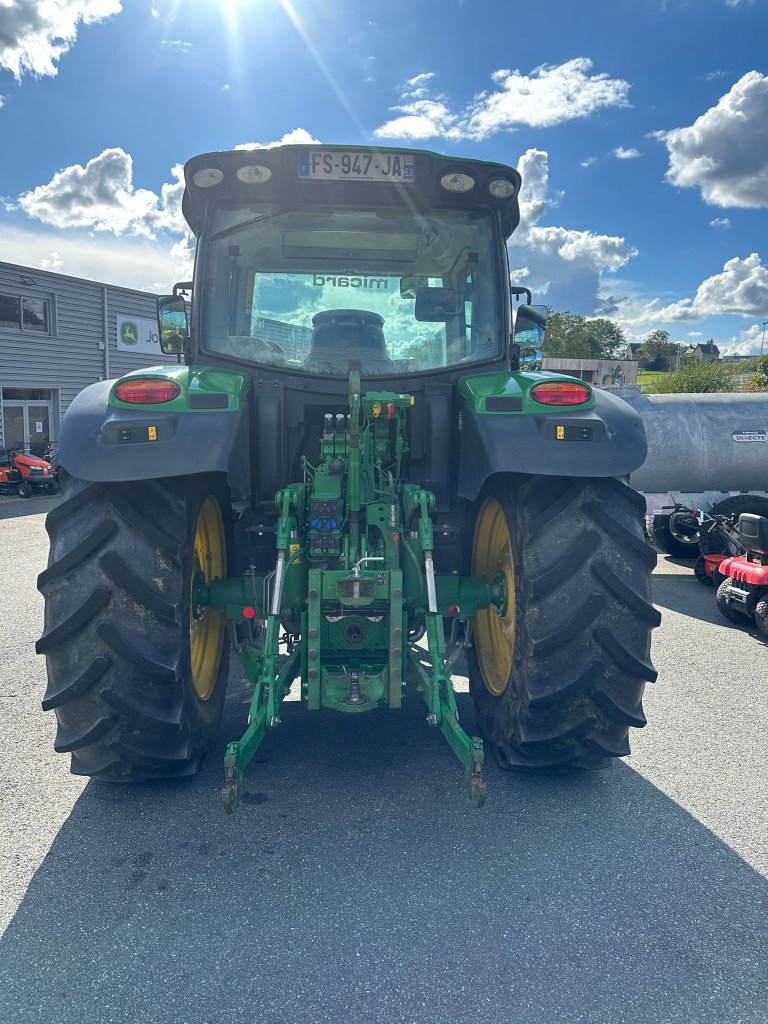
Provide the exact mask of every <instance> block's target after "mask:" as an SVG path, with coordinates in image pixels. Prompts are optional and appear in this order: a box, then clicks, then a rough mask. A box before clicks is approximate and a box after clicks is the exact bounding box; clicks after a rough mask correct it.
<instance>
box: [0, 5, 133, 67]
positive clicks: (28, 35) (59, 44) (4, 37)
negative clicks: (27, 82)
mask: <svg viewBox="0 0 768 1024" xmlns="http://www.w3.org/2000/svg"><path fill="white" fill-rule="evenodd" d="M121 10H122V5H121V3H120V0H10V2H9V0H0V68H5V69H6V70H8V71H10V72H11V73H12V74H13V75H14V76H15V77H16V79H17V80H21V78H22V77H23V76H24V75H25V74H30V75H34V76H36V77H42V76H44V75H55V74H56V73H57V72H58V68H57V67H56V65H57V63H58V61H59V60H60V58H61V57H62V56H63V55H64V54H65V53H67V51H68V50H69V49H70V48H71V47H72V46H73V44H74V42H75V40H76V38H77V32H78V28H79V25H80V22H82V23H83V24H84V25H90V24H92V23H93V22H97V21H102V20H103V19H104V18H109V17H110V16H112V15H114V14H119V13H120V11H121Z"/></svg>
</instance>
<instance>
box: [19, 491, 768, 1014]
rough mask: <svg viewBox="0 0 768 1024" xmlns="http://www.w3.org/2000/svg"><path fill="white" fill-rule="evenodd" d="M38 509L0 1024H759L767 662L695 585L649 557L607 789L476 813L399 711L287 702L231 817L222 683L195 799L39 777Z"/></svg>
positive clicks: (22, 584) (572, 788)
mask: <svg viewBox="0 0 768 1024" xmlns="http://www.w3.org/2000/svg"><path fill="white" fill-rule="evenodd" d="M52 503H53V499H47V498H33V499H30V500H29V501H27V502H24V501H21V500H18V499H0V537H2V544H1V545H0V573H2V575H1V576H0V578H1V579H2V585H1V586H0V630H2V652H3V669H2V672H0V787H1V788H0V793H1V794H2V795H1V797H0V837H1V838H0V853H1V857H0V930H2V929H5V932H4V936H3V938H2V940H0V1021H3V1022H5V1021H8V1022H9V1024H10V1022H11V1021H12V1022H13V1024H32V1022H35V1024H48V1022H50V1024H53V1022H56V1024H86V1022H87V1024H107V1022H116V1024H127V1022H133V1021H140V1022H142V1024H219V1022H221V1024H252V1022H256V1021H258V1022H259V1024H286V1022H291V1024H314V1022H321V1021H322V1022H324V1021H339V1022H345V1021H354V1022H356V1024H367V1022H377V1024H378V1022H381V1024H399V1022H403V1024H406V1022H419V1024H421V1022H430V1024H431V1022H446V1024H447V1022H450V1024H457V1022H459V1021H462V1020H466V1021H473V1022H474V1021H483V1022H487V1024H509V1022H513V1021H514V1022H517V1021H520V1022H525V1024H566V1022H567V1024H578V1022H589V1024H608V1022H611V1024H624V1022H626V1024H699V1022H700V1024H704V1022H706V1024H710V1022H715V1021H717V1022H723V1024H730V1022H732V1024H737V1022H738V1024H753V1022H754V1024H765V1022H766V1020H768V1010H766V1007H768V923H767V922H768V884H767V883H766V875H767V874H768V843H767V841H766V819H767V817H768V816H767V814H766V811H767V807H766V799H767V798H766V793H767V792H768V786H766V780H767V778H768V769H767V768H766V763H767V762H768V741H767V740H766V736H767V735H768V657H766V643H765V641H764V640H762V639H761V638H760V637H759V635H758V634H757V633H756V632H755V631H754V630H753V631H749V630H747V629H738V628H734V627H733V626H731V625H729V624H728V623H726V622H725V621H724V620H723V619H721V617H720V616H719V614H718V613H717V610H716V609H715V606H714V598H713V595H712V592H711V591H710V590H708V589H705V588H704V587H702V586H701V585H700V584H698V583H697V582H696V581H695V579H694V577H693V575H692V573H691V570H690V566H688V565H682V564H676V563H675V562H673V561H671V560H669V559H668V558H665V557H663V556H662V557H661V558H660V564H659V568H658V570H657V573H656V576H655V584H654V596H655V600H656V603H657V605H658V606H659V608H660V609H661V611H662V614H663V621H662V626H661V628H660V629H659V630H658V631H657V633H656V640H655V645H654V660H655V663H656V666H657V668H658V669H659V680H658V682H657V683H656V684H655V685H654V686H652V687H649V689H648V691H647V697H646V702H645V706H646V713H647V716H648V720H649V725H648V728H647V729H645V730H644V731H643V732H640V733H637V732H634V733H633V740H632V742H633V755H632V757H631V758H629V759H627V760H626V761H624V762H622V763H620V764H617V765H616V766H615V767H613V768H612V769H611V770H609V771H605V772H597V773H579V774H575V775H556V776H554V777H549V778H534V777H527V776H519V775H512V774H507V773H503V772H500V771H499V770H497V769H496V768H494V767H493V766H490V767H489V789H490V792H489V799H488V803H487V805H486V807H485V809H484V810H482V811H479V812H478V811H474V812H473V811H472V810H471V809H470V808H469V806H468V802H467V801H466V799H465V793H464V788H463V780H462V779H461V773H460V770H459V769H458V767H457V765H456V764H455V761H454V759H453V758H452V755H450V753H449V752H448V750H447V747H446V746H445V745H444V743H442V742H441V741H440V739H439V737H438V736H437V735H436V734H435V733H434V732H433V731H431V730H429V729H428V727H427V726H426V724H425V722H424V713H423V708H422V707H421V706H420V705H413V706H411V707H409V708H407V709H406V710H405V711H404V712H403V713H402V714H401V715H395V714H386V713H382V714H381V715H372V716H361V717H359V718H341V717H334V716H332V715H330V714H327V715H326V714H321V715H319V716H317V717H310V716H309V715H307V714H306V713H305V712H303V711H302V710H301V708H300V707H299V706H298V705H297V704H295V703H294V704H291V705H289V706H288V707H287V708H286V713H285V715H284V725H283V727H282V728H281V729H280V730H278V731H277V732H276V733H275V734H274V735H273V736H271V737H270V738H269V740H268V742H267V743H266V746H265V749H264V751H263V756H261V757H259V758H258V759H257V763H255V764H253V765H252V766H251V768H250V770H249V772H248V775H247V779H246V781H247V787H246V788H247V794H246V802H245V803H244V805H243V806H242V808H241V810H240V812H239V813H238V815H237V816H236V817H234V818H227V817H226V816H225V815H224V813H223V811H222V809H221V802H220V797H219V787H220V784H221V769H220V764H221V755H223V751H224V747H225V744H226V741H227V740H228V739H231V738H236V737H237V736H239V735H240V733H241V732H242V729H243V725H244V705H243V702H244V699H245V697H246V692H245V689H244V687H243V685H242V682H241V678H240V676H239V675H238V674H237V672H236V670H234V671H233V677H232V680H231V690H230V698H229V701H228V707H227V713H226V716H225V722H224V727H223V730H222V733H221V737H220V743H219V749H218V750H217V751H216V752H215V756H214V757H213V759H212V763H211V765H210V767H209V768H207V769H206V770H205V771H204V772H203V773H202V774H201V775H200V776H198V777H197V778H195V779H192V780H185V781H183V782H179V783H174V784H164V785H157V786H153V787H139V786H135V787H129V788H118V787H114V786H109V785H105V784H99V783H98V782H86V781H85V780H82V779H77V778H75V777H73V776H71V775H69V774H68V757H67V756H63V755H55V754H54V753H53V735H54V731H55V730H54V718H53V715H45V714H43V712H42V711H41V710H40V700H41V696H42V693H43V691H44V688H45V684H44V663H43V659H42V658H38V657H36V656H35V654H34V648H33V645H34V641H35V639H36V638H37V636H38V635H39V633H40V630H41V623H42V602H41V599H40V598H39V596H38V594H37V592H36V590H35V577H36V575H37V573H38V572H39V571H40V570H41V569H42V568H43V567H44V565H45V560H46V536H45V533H44V529H43V519H44V514H45V511H46V510H47V509H48V508H50V507H51V506H52ZM460 683H465V681H464V680H460ZM460 702H461V709H462V711H463V712H464V720H465V721H469V720H470V719H471V704H470V702H469V698H468V697H467V696H466V695H465V696H461V697H460Z"/></svg>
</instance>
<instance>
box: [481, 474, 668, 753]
mask: <svg viewBox="0 0 768 1024" xmlns="http://www.w3.org/2000/svg"><path fill="white" fill-rule="evenodd" d="M486 496H491V497H495V498H496V500H497V501H499V503H500V504H501V505H502V507H504V508H505V510H506V511H507V515H508V519H509V524H510V538H511V541H512V545H513V551H516V554H515V556H514V562H515V591H516V603H517V605H518V607H519V612H518V619H517V623H516V630H515V634H516V642H515V650H514V652H513V662H512V664H513V669H512V674H511V678H510V683H509V684H508V687H507V689H506V690H505V692H504V693H503V694H502V695H501V696H495V695H494V694H492V693H491V692H490V691H489V690H488V689H487V688H486V686H485V683H484V682H483V678H482V673H481V670H480V662H479V659H478V655H477V653H476V651H475V650H474V649H471V650H470V653H469V676H470V692H471V694H472V697H473V700H474V703H475V714H476V719H477V723H478V726H479V728H480V731H481V733H482V735H483V736H484V737H485V739H486V740H487V741H488V742H489V744H490V746H491V748H492V750H493V752H494V755H495V756H496V758H497V760H498V762H499V763H500V764H501V765H502V766H503V767H508V768H514V769H522V770H549V769H559V768H563V767H568V766H572V767H584V768H596V767H601V766H605V765H607V764H609V763H611V762H612V761H613V760H614V759H615V758H617V757H624V756H626V754H628V753H629V742H628V738H627V736H628V731H629V729H630V728H631V727H634V728H642V727H643V726H644V725H645V724H646V719H645V715H644V713H643V708H642V695H643V690H644V687H645V684H646V682H652V681H654V680H655V679H656V675H657V673H656V670H655V669H654V667H653V664H652V662H651V660H650V635H651V630H652V629H653V628H654V627H655V626H657V625H658V624H659V621H660V615H659V612H658V611H657V609H656V608H655V607H654V606H653V603H652V601H651V588H650V577H651V571H652V569H653V567H654V566H655V564H656V552H655V551H654V550H653V549H652V548H651V547H650V546H649V545H648V544H647V543H646V542H645V540H644V537H643V525H642V520H643V515H644V513H645V502H644V500H643V498H642V497H640V496H639V495H637V494H636V492H635V491H633V490H632V489H631V488H630V487H629V486H627V485H626V484H625V483H623V482H621V481H619V480H615V479H612V478H584V479H578V480H573V479H569V478H558V477H536V478H533V479H522V480H521V478H519V477H518V478H516V477H514V476H512V477H509V478H506V479H504V480H496V481H493V482H492V483H491V485H490V487H489V488H488V490H487V491H486V492H485V494H484V495H483V496H482V498H481V500H483V499H484V498H485V497H486ZM574 550H575V551H577V552H578V557H576V556H575V555H574Z"/></svg>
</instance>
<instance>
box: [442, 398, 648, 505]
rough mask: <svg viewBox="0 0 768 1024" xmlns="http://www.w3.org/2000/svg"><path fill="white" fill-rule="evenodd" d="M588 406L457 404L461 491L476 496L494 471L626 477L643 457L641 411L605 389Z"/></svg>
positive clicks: (643, 433)
mask: <svg viewBox="0 0 768 1024" xmlns="http://www.w3.org/2000/svg"><path fill="white" fill-rule="evenodd" d="M594 399H595V401H594V404H593V405H592V407H591V408H585V409H584V410H583V411H579V410H578V409H575V408H567V407H565V408H561V409H557V410H554V409H547V410H546V411H545V410H544V408H543V407H541V412H539V411H536V412H532V411H529V409H530V405H529V403H527V402H526V404H525V406H524V409H525V411H522V410H521V411H519V412H509V413H505V412H488V411H485V410H484V409H483V406H482V405H481V404H479V403H477V402H475V403H471V402H468V401H465V402H464V403H463V405H462V408H461V419H460V446H459V453H460V454H459V459H460V462H459V481H458V486H459V494H460V495H461V496H462V497H463V498H467V499H469V500H470V501H474V500H475V499H476V498H477V496H478V495H479V494H480V492H481V490H482V489H483V485H484V484H485V482H486V480H488V479H489V478H490V477H492V476H493V475H494V474H496V473H531V474H535V475H541V476H577V477H604V476H612V477H625V476H627V475H628V474H629V473H631V472H632V471H633V470H635V469H637V468H638V467H639V466H641V465H642V463H643V462H644V460H645V457H646V454H647V451H648V446H647V443H646V440H645V428H644V427H643V421H642V419H641V418H640V416H639V415H638V414H637V413H636V412H635V410H634V409H632V408H631V407H630V406H629V405H627V403H626V402H624V401H622V400H621V399H620V398H616V397H615V396H614V395H611V394H608V393H607V392H605V391H599V390H596V391H595V392H594Z"/></svg>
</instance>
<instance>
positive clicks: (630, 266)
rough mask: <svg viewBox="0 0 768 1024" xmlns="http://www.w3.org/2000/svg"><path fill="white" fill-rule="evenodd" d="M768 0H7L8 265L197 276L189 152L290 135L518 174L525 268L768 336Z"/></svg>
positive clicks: (549, 294)
mask: <svg viewBox="0 0 768 1024" xmlns="http://www.w3.org/2000/svg"><path fill="white" fill-rule="evenodd" d="M766 40H768V0H613V2H605V3H598V2H596V0H592V2H590V0H586V2H585V3H582V4H574V3H573V2H572V0H570V2H562V0H536V2H535V3H531V4H524V3H519V2H517V0H411V2H410V3H407V2H405V0H370V2H368V3H363V2H352V0H223V2H219V3H214V2H212V0H122V2H121V0H79V2H75V0H0V97H1V99H0V140H2V141H1V143H0V258H2V259H3V260H6V261H8V262H14V263H21V264H24V265H26V266H32V267H41V268H48V269H53V270H59V271H61V272H62V273H67V274H73V275H75V276H79V277H91V278H94V279H96V280H100V281H107V282H110V283H115V284H122V285H127V286H130V287H137V288H144V289H149V290H165V289H167V288H168V286H169V285H170V284H172V283H173V282H174V281H175V280H179V279H182V278H184V277H186V276H187V274H188V272H189V271H188V266H189V258H190V244H189V238H188V237H187V236H186V235H185V232H184V226H183V221H182V219H181V217H180V208H179V201H180V196H181V185H180V183H179V173H180V165H181V164H183V163H184V161H185V160H186V159H188V158H189V157H190V156H192V155H194V154H195V153H200V152H205V151H208V150H216V149H230V148H234V147H235V146H238V145H247V144H249V143H251V144H252V143H257V144H261V145H264V144H272V143H275V142H279V141H281V140H286V141H298V142H301V141H305V140H306V141H309V140H317V141H320V142H324V143H349V144H358V145H360V144H376V143H382V144H386V145H390V146H409V145H410V146H416V147H418V148H424V149H433V150H437V151H438V152H443V153H448V154H452V155H464V156H470V157H478V158H481V159H487V160H499V161H503V162H506V163H511V164H514V165H515V166H517V167H518V168H519V169H520V171H521V173H522V174H523V180H524V185H523V193H522V196H521V200H522V210H523V221H522V224H521V228H520V229H519V230H518V232H517V233H516V235H515V236H514V237H513V243H512V245H511V247H510V259H511V265H512V267H513V268H514V271H515V275H514V276H515V279H516V280H517V281H518V282H519V283H521V284H526V285H528V286H529V287H531V288H532V289H533V290H534V292H535V295H536V298H537V299H538V300H539V301H542V302H546V303H548V304H550V305H552V306H553V308H554V309H556V310H565V309H569V310H571V311H573V312H578V313H581V314H583V315H586V316H595V315H606V316H610V317H612V318H613V319H615V320H616V321H617V322H618V323H620V324H621V325H622V327H623V328H624V329H625V332H626V334H627V336H628V338H630V339H633V340H634V339H637V340H641V339H642V338H644V337H645V336H646V335H647V334H648V333H649V332H650V331H651V330H654V329H656V328H664V329H666V330H669V332H670V334H671V336H672V338H673V340H676V341H681V342H685V343H691V342H697V341H704V340H707V339H708V338H710V337H714V339H715V340H716V341H717V342H718V344H719V345H720V347H721V348H722V349H723V350H725V351H732V352H741V353H747V352H754V351H759V348H760V342H761V337H762V333H763V321H766V320H768V69H767V68H766V61H767V60H768V58H767V57H766V54H768V45H767V44H766Z"/></svg>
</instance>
